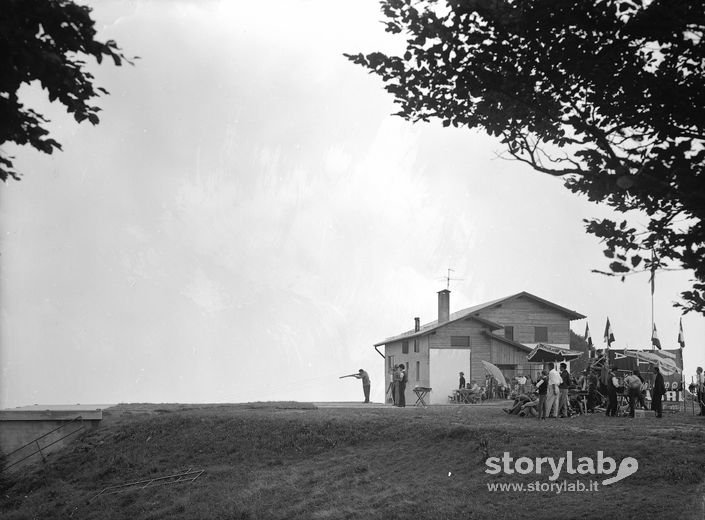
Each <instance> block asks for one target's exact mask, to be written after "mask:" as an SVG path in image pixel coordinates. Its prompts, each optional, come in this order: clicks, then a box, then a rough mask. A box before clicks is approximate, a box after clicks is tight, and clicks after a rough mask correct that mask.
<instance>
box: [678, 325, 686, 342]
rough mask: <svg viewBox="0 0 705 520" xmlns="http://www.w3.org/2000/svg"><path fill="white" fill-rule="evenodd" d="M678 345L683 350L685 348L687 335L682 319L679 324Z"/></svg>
mask: <svg viewBox="0 0 705 520" xmlns="http://www.w3.org/2000/svg"><path fill="white" fill-rule="evenodd" d="M678 344H679V345H680V346H681V348H685V335H684V334H683V318H681V319H680V323H679V324H678Z"/></svg>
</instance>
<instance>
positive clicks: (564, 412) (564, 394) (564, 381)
mask: <svg viewBox="0 0 705 520" xmlns="http://www.w3.org/2000/svg"><path fill="white" fill-rule="evenodd" d="M569 388H570V372H568V365H566V364H565V363H561V384H560V385H558V390H559V391H560V398H559V400H558V417H568V416H569V415H570V410H569V407H570V403H569V402H568V389H569Z"/></svg>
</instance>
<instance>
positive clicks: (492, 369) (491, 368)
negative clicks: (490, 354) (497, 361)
mask: <svg viewBox="0 0 705 520" xmlns="http://www.w3.org/2000/svg"><path fill="white" fill-rule="evenodd" d="M482 364H483V365H485V370H487V373H488V374H489V375H491V376H492V377H494V378H495V379H496V380H497V383H498V384H500V385H502V386H509V385H508V384H507V381H506V380H505V379H504V375H503V374H502V371H501V370H500V369H499V368H497V366H496V365H493V364H492V363H490V362H489V361H485V360H484V359H483V360H482Z"/></svg>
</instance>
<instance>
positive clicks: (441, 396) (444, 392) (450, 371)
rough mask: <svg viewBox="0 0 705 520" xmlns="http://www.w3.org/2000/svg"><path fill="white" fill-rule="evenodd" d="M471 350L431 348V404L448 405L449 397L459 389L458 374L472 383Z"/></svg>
mask: <svg viewBox="0 0 705 520" xmlns="http://www.w3.org/2000/svg"><path fill="white" fill-rule="evenodd" d="M470 351H471V349H469V348H431V349H430V351H429V365H430V368H429V386H430V387H431V388H432V390H431V394H430V400H429V401H428V402H429V404H447V403H448V396H449V395H452V394H453V390H455V389H456V388H458V373H459V372H464V373H465V379H466V380H467V381H470Z"/></svg>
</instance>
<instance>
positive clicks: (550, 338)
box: [375, 289, 585, 404]
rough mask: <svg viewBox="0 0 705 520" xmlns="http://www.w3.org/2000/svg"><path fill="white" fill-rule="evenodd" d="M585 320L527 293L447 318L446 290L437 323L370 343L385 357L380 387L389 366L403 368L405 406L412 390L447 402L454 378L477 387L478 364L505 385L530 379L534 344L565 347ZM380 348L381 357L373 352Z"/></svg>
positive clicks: (480, 379) (480, 378) (481, 373)
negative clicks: (573, 325) (492, 368)
mask: <svg viewBox="0 0 705 520" xmlns="http://www.w3.org/2000/svg"><path fill="white" fill-rule="evenodd" d="M583 318H585V316H583V315H582V314H580V313H578V312H575V311H572V310H569V309H566V308H565V307H561V306H560V305H557V304H555V303H552V302H549V301H547V300H544V299H542V298H539V297H538V296H534V295H533V294H529V293H527V292H521V293H518V294H514V295H512V296H507V297H505V298H500V299H498V300H494V301H491V302H487V303H483V304H481V305H476V306H474V307H470V308H467V309H464V310H461V311H458V312H455V313H453V314H451V313H450V291H449V290H447V289H444V290H442V291H439V292H438V319H437V320H436V321H433V322H430V323H427V324H425V325H421V320H420V319H419V318H415V319H414V328H413V329H412V330H410V331H408V332H404V333H403V334H399V335H397V336H394V337H391V338H388V339H385V340H384V341H380V342H379V343H376V344H375V349H377V352H379V353H380V354H381V355H382V356H384V357H385V388H389V384H390V382H391V372H392V367H393V366H395V365H399V364H401V363H403V364H404V365H405V366H406V368H407V374H408V380H409V382H408V383H407V387H406V388H407V390H406V401H407V403H408V402H411V403H413V402H414V400H415V397H414V394H413V388H414V387H415V386H424V387H430V388H432V391H431V393H430V402H431V403H432V404H440V403H446V402H448V396H449V395H450V394H451V393H452V391H453V389H455V388H457V387H458V374H459V372H464V374H465V379H466V381H467V382H470V381H472V380H475V381H477V383H478V384H479V385H480V386H482V385H483V384H484V383H485V376H486V372H485V368H484V365H483V364H482V360H485V361H488V362H490V363H492V364H493V365H496V366H497V367H498V368H499V369H500V370H501V371H502V373H503V374H504V376H505V378H507V379H508V380H509V379H511V378H513V377H514V376H517V375H525V376H531V377H532V378H535V376H536V374H537V373H538V372H539V371H540V370H541V365H540V364H536V363H529V362H528V361H527V360H526V355H527V354H528V353H529V352H531V350H532V349H533V347H534V346H536V344H538V343H545V344H550V345H554V346H558V347H561V348H566V349H567V348H569V344H570V322H571V321H573V320H580V319H583ZM379 347H384V353H382V352H381V351H380V350H379Z"/></svg>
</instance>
